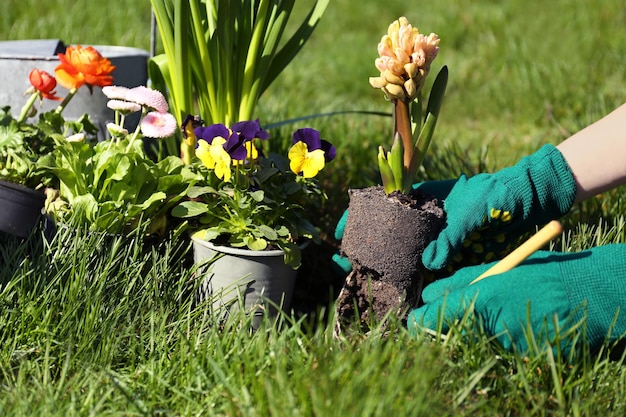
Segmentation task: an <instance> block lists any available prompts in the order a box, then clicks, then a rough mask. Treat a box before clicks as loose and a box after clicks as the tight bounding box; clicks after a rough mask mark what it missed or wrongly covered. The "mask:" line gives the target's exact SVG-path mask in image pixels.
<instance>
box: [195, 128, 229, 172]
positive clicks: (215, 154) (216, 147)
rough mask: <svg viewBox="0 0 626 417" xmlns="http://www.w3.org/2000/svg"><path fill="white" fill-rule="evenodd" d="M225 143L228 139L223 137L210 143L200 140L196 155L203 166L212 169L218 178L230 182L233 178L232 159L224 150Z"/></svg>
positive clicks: (216, 138)
mask: <svg viewBox="0 0 626 417" xmlns="http://www.w3.org/2000/svg"><path fill="white" fill-rule="evenodd" d="M225 143H226V139H224V138H223V137H215V138H213V139H212V140H211V142H210V143H209V142H208V141H206V140H204V139H199V140H198V148H197V149H196V155H197V156H198V158H199V159H200V161H201V162H202V165H204V166H205V167H207V168H209V169H212V170H213V172H215V175H216V176H217V177H218V178H221V179H223V180H224V181H226V182H228V181H230V176H231V171H230V164H231V157H230V155H229V154H228V152H226V150H225V149H224V144H225Z"/></svg>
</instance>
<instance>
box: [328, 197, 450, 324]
mask: <svg viewBox="0 0 626 417" xmlns="http://www.w3.org/2000/svg"><path fill="white" fill-rule="evenodd" d="M348 213H349V215H348V220H347V223H346V228H345V232H344V236H343V239H342V243H341V253H342V255H344V256H347V257H348V259H349V260H350V262H351V263H352V267H353V269H352V272H351V273H350V275H349V276H348V277H347V278H346V281H345V283H344V286H343V288H342V290H341V292H340V294H339V297H338V299H337V304H336V306H337V317H338V321H344V322H345V321H348V320H349V319H352V318H353V317H355V316H356V315H357V314H358V317H359V318H360V320H361V321H362V322H364V323H367V322H368V321H369V320H370V319H371V318H375V319H378V320H381V319H383V317H384V316H385V315H386V314H387V313H388V312H390V311H392V312H393V313H394V314H399V315H400V316H401V317H402V318H404V317H405V316H406V314H407V313H408V311H409V310H410V309H411V308H415V307H417V306H418V304H419V301H420V296H421V291H422V286H423V283H424V280H425V277H426V275H428V274H429V272H428V271H427V270H426V268H424V266H423V264H422V260H421V259H422V253H423V252H424V249H425V248H426V246H427V245H428V244H429V243H430V242H431V241H432V240H433V239H434V238H435V237H436V236H437V234H438V233H439V231H440V230H441V228H442V227H443V224H444V221H445V213H444V211H443V208H442V207H441V204H440V203H439V201H438V200H437V199H436V198H435V197H434V196H432V195H426V194H424V193H422V192H421V191H416V192H414V193H412V194H410V195H405V194H400V193H394V194H390V195H386V194H385V192H384V190H383V189H382V187H380V186H378V187H369V188H365V189H359V190H350V204H349V207H348ZM357 310H358V311H357Z"/></svg>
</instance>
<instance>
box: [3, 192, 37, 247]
mask: <svg viewBox="0 0 626 417" xmlns="http://www.w3.org/2000/svg"><path fill="white" fill-rule="evenodd" d="M45 201H46V195H45V194H44V193H43V192H41V191H37V190H33V189H31V188H28V187H25V186H23V185H20V184H15V183H12V182H8V181H3V180H0V230H2V231H4V232H7V233H10V234H12V235H15V236H18V237H28V235H29V234H30V233H31V232H32V230H33V228H34V227H35V226H36V225H37V223H38V222H39V219H40V218H41V215H42V210H43V207H44V203H45Z"/></svg>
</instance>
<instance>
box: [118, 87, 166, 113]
mask: <svg viewBox="0 0 626 417" xmlns="http://www.w3.org/2000/svg"><path fill="white" fill-rule="evenodd" d="M126 100H128V101H132V102H135V103H137V104H141V105H142V106H146V107H149V108H151V109H153V110H156V111H158V112H159V113H165V112H167V110H168V109H169V107H168V105H167V100H166V99H165V97H164V96H163V94H161V92H160V91H157V90H153V89H151V88H148V87H144V86H142V85H140V86H138V87H135V88H131V89H130V90H128V94H127V95H126Z"/></svg>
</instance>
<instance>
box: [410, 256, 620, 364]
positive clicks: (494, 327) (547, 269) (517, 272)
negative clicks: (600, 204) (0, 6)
mask: <svg viewBox="0 0 626 417" xmlns="http://www.w3.org/2000/svg"><path fill="white" fill-rule="evenodd" d="M490 267H491V265H490V264H487V265H478V266H472V267H467V268H463V269H461V270H459V271H458V272H456V273H455V274H454V275H452V276H451V277H450V278H446V279H442V280H439V281H436V282H434V283H432V284H430V285H428V286H427V287H426V288H425V289H424V291H423V293H422V299H423V301H424V303H425V304H424V305H423V306H422V307H420V308H418V309H415V310H413V311H411V312H410V313H409V316H408V321H407V326H408V329H409V331H410V332H411V333H413V334H415V333H416V332H417V329H418V328H419V327H420V326H423V327H426V328H429V329H432V330H437V329H438V326H441V331H442V332H447V331H448V330H449V324H450V323H451V322H452V321H454V320H457V319H461V318H462V317H463V315H464V314H465V312H466V311H467V309H468V308H472V309H473V314H474V315H475V316H476V318H477V321H478V323H480V324H481V325H482V326H483V328H484V329H485V330H486V331H487V332H488V333H489V334H491V335H494V336H496V337H497V339H498V341H499V342H500V343H501V344H502V346H503V347H504V348H506V349H507V350H511V349H512V346H513V345H515V346H516V348H517V349H518V351H520V352H526V351H527V349H528V344H527V339H526V336H525V334H524V332H525V330H527V329H528V328H529V327H530V328H531V329H532V331H533V333H534V336H535V337H536V338H538V342H540V341H542V340H546V339H545V338H546V337H548V338H550V339H552V338H553V337H554V335H555V328H554V320H553V316H555V315H556V317H557V322H558V327H559V329H560V332H561V334H562V333H563V332H565V331H566V330H568V327H571V325H573V324H575V323H578V322H579V321H581V320H582V319H583V317H585V314H586V323H585V324H586V326H581V327H579V328H578V329H577V330H576V331H577V332H586V333H581V334H586V339H585V340H586V342H587V344H588V345H589V346H590V347H591V349H596V348H598V347H599V346H600V345H601V344H602V343H603V342H604V340H605V338H606V337H607V336H609V337H608V338H609V340H610V341H613V340H617V339H620V338H622V337H624V333H625V332H626V244H612V245H606V246H600V247H597V248H593V249H591V250H587V251H582V252H573V253H558V252H536V253H535V254H533V255H532V256H530V257H529V258H528V259H527V260H526V261H525V262H523V263H522V264H520V265H519V266H517V267H515V268H513V269H512V270H510V271H508V272H505V273H502V274H499V275H493V276H490V277H487V278H485V279H483V280H481V281H478V282H477V283H475V284H472V285H469V286H468V284H469V283H470V282H471V281H473V280H474V279H475V278H476V277H478V276H479V275H480V274H482V273H483V272H484V271H486V270H487V269H488V268H490ZM472 303H474V304H473V305H472ZM618 311H619V316H618V317H617V320H616V321H615V325H614V327H612V328H611V326H612V323H613V320H614V318H615V314H616V313H617V312H618ZM527 317H529V318H530V321H529V322H528V321H527ZM609 331H610V335H609V334H608V333H609ZM562 342H563V341H562ZM562 347H563V348H565V349H566V350H567V349H569V347H568V346H562Z"/></svg>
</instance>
